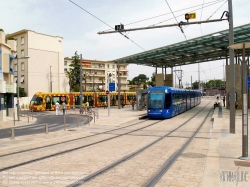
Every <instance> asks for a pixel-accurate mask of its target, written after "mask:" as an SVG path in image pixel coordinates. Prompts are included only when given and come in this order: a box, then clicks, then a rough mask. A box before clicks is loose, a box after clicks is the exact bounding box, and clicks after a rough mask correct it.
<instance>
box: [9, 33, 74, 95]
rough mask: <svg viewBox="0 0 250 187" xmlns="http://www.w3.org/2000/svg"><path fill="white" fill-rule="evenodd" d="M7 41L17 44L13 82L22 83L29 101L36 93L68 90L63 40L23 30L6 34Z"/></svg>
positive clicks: (20, 85)
mask: <svg viewBox="0 0 250 187" xmlns="http://www.w3.org/2000/svg"><path fill="white" fill-rule="evenodd" d="M6 38H14V39H15V41H16V49H17V56H18V64H17V61H15V64H14V82H17V81H19V87H21V88H24V91H25V92H26V93H27V96H28V97H32V96H33V95H34V94H35V93H36V92H51V91H53V92H66V91H68V90H69V84H68V82H67V78H66V77H65V75H64V66H63V61H64V54H63V47H62V41H63V38H62V37H60V36H51V35H47V34H42V33H37V32H35V31H32V30H21V31H18V32H15V33H12V34H7V35H6ZM24 57H27V58H26V59H25V58H24ZM17 70H18V72H17Z"/></svg>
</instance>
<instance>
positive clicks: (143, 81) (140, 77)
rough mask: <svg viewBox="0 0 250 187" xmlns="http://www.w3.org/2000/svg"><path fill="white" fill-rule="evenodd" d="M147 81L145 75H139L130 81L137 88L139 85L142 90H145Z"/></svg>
mask: <svg viewBox="0 0 250 187" xmlns="http://www.w3.org/2000/svg"><path fill="white" fill-rule="evenodd" d="M148 80H149V78H148V77H147V76H146V75H144V74H140V75H138V76H137V77H134V78H133V79H132V82H133V83H134V84H137V85H138V87H139V86H140V85H143V88H144V89H146V88H147V81H148Z"/></svg>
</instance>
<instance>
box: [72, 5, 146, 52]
mask: <svg viewBox="0 0 250 187" xmlns="http://www.w3.org/2000/svg"><path fill="white" fill-rule="evenodd" d="M69 1H70V2H71V3H73V4H74V5H75V6H77V7H79V8H80V9H82V10H84V11H85V12H87V13H88V14H90V15H91V16H93V17H94V18H96V19H97V20H99V21H101V22H102V23H104V24H105V25H107V26H109V27H110V28H112V29H113V30H114V28H113V27H112V26H110V25H109V24H107V23H106V22H104V21H102V20H101V19H99V18H98V17H96V16H95V15H93V14H91V13H90V12H89V11H87V10H85V9H84V8H82V7H81V6H79V5H78V4H76V3H74V2H73V1H71V0H69ZM120 34H121V35H123V36H124V37H125V38H127V39H128V40H130V41H131V42H133V43H134V44H135V45H137V46H138V47H140V48H141V49H142V50H144V51H146V50H145V49H144V48H142V47H141V46H140V45H139V44H137V43H136V42H134V41H133V40H132V39H130V38H129V37H128V36H127V35H125V34H123V33H121V32H120Z"/></svg>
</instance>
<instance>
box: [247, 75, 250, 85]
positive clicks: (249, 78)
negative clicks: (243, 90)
mask: <svg viewBox="0 0 250 187" xmlns="http://www.w3.org/2000/svg"><path fill="white" fill-rule="evenodd" d="M247 87H248V88H250V77H247Z"/></svg>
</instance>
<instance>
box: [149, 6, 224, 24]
mask: <svg viewBox="0 0 250 187" xmlns="http://www.w3.org/2000/svg"><path fill="white" fill-rule="evenodd" d="M220 2H221V1H220ZM217 3H219V2H216V3H213V4H211V5H207V6H203V8H207V7H209V6H212V5H215V4H217ZM200 9H201V8H198V9H195V10H191V11H192V12H194V11H197V10H200ZM180 16H183V14H180V15H178V16H176V17H180ZM172 19H174V18H170V19H167V20H164V21H161V22H159V23H156V24H153V25H150V26H155V25H159V24H161V23H163V22H166V21H169V20H172Z"/></svg>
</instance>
